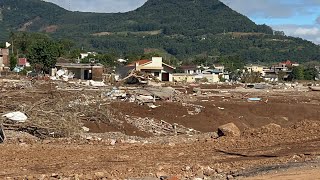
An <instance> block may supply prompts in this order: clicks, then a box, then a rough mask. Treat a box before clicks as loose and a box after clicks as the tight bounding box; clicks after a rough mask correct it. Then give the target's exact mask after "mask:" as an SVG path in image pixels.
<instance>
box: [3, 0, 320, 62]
mask: <svg viewBox="0 0 320 180" xmlns="http://www.w3.org/2000/svg"><path fill="white" fill-rule="evenodd" d="M0 8H1V10H0V25H1V27H2V28H1V29H0V41H4V40H5V39H6V38H7V37H8V35H9V32H10V31H24V32H43V33H48V34H49V35H50V36H52V37H54V38H57V39H65V38H68V39H71V40H73V41H74V42H75V46H76V47H78V48H80V47H83V48H86V49H88V50H96V51H100V52H113V53H117V54H124V55H125V54H128V53H134V52H141V53H142V52H143V51H144V50H145V49H150V48H152V49H159V50H165V51H166V52H168V53H169V54H171V55H173V56H175V57H177V58H179V59H180V60H185V59H189V58H190V57H196V56H199V55H205V56H226V55H235V56H240V57H241V58H242V59H243V60H244V61H246V62H273V61H279V60H283V59H294V60H297V61H300V62H304V61H309V60H318V59H319V56H318V54H319V46H317V45H314V44H313V43H311V42H308V41H305V40H302V39H299V38H292V37H286V36H274V35H272V34H273V30H272V29H271V28H270V27H268V26H266V25H256V24H255V23H254V22H252V21H251V20H250V19H249V18H247V17H245V16H243V15H241V14H239V13H237V12H235V11H234V10H232V9H230V8H229V7H227V6H226V5H225V4H223V3H221V2H220V1H218V0H179V1H172V0H149V1H147V2H146V3H145V4H144V5H143V6H142V7H140V8H138V9H137V10H134V11H131V12H127V13H84V12H70V11H67V10H65V9H63V8H61V7H59V6H57V5H54V4H52V3H48V2H44V1H40V0H0Z"/></svg>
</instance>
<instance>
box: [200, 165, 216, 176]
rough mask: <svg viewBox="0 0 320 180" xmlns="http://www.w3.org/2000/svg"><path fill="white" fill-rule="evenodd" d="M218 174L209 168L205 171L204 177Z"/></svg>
mask: <svg viewBox="0 0 320 180" xmlns="http://www.w3.org/2000/svg"><path fill="white" fill-rule="evenodd" d="M215 174H216V171H215V170H213V169H211V168H210V167H207V168H206V169H205V170H204V171H203V175H205V176H213V175H215Z"/></svg>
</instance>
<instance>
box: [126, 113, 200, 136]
mask: <svg viewBox="0 0 320 180" xmlns="http://www.w3.org/2000/svg"><path fill="white" fill-rule="evenodd" d="M125 120H126V121H127V122H128V123H130V124H132V125H133V126H135V127H137V128H138V129H139V130H140V131H144V132H148V133H151V134H153V135H154V136H174V135H180V134H187V135H194V134H200V132H199V131H196V130H194V129H190V128H186V127H184V126H182V125H179V124H176V123H174V124H170V123H168V122H166V121H163V120H161V121H158V120H156V119H153V118H141V117H130V116H128V115H126V117H125Z"/></svg>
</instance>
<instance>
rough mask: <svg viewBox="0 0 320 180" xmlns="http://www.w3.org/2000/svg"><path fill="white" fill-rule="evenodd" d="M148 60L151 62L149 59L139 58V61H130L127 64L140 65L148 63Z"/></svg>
mask: <svg viewBox="0 0 320 180" xmlns="http://www.w3.org/2000/svg"><path fill="white" fill-rule="evenodd" d="M148 62H151V60H149V59H143V60H139V61H135V62H132V63H131V64H129V65H128V66H135V65H136V64H138V65H142V64H146V63H148Z"/></svg>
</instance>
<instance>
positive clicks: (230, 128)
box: [218, 123, 241, 137]
mask: <svg viewBox="0 0 320 180" xmlns="http://www.w3.org/2000/svg"><path fill="white" fill-rule="evenodd" d="M240 134H241V133H240V129H239V128H238V127H237V126H236V125H235V124H234V123H229V124H225V125H223V126H220V127H219V128H218V135H219V137H221V136H229V137H239V136H240Z"/></svg>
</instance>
